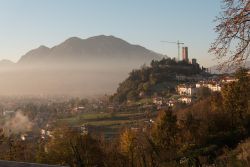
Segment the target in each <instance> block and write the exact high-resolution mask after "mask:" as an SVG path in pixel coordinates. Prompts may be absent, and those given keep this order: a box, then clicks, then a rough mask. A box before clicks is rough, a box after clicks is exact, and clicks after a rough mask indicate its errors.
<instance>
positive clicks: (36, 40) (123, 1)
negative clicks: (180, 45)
mask: <svg viewBox="0 0 250 167" xmlns="http://www.w3.org/2000/svg"><path fill="white" fill-rule="evenodd" d="M220 5H221V0H0V25H1V28H0V46H1V47H0V59H10V60H12V61H17V60H18V59H19V58H20V57H21V56H22V55H23V54H25V53H26V52H27V51H29V50H31V49H33V48H36V47H38V46H40V45H46V46H48V47H52V46H54V45H57V44H59V43H60V42H62V41H64V40H65V39H67V38H68V37H72V36H78V37H81V38H88V37H91V36H96V35H101V34H104V35H114V36H116V37H119V38H122V39H124V40H126V41H128V42H130V43H133V44H139V45H142V46H145V47H146V48H148V49H151V50H153V51H156V52H159V53H163V54H167V55H168V56H170V57H174V56H176V55H177V46H176V45H174V44H164V43H161V42H160V41H161V40H167V41H177V40H180V41H182V42H184V43H185V45H186V46H188V47H189V55H190V57H191V58H192V57H196V58H197V59H198V61H199V62H201V63H202V64H203V65H206V66H209V65H212V64H215V62H212V59H213V58H214V57H213V56H212V55H209V54H208V53H207V51H208V49H209V45H210V43H211V42H213V40H214V39H215V37H216V34H215V33H214V31H213V28H214V26H215V23H214V22H213V20H214V18H215V16H217V15H218V13H219V12H220Z"/></svg>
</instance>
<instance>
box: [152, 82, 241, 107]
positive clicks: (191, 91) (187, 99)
mask: <svg viewBox="0 0 250 167" xmlns="http://www.w3.org/2000/svg"><path fill="white" fill-rule="evenodd" d="M235 81H237V80H236V79H235V78H233V77H224V78H220V79H218V78H216V79H211V80H199V81H196V82H193V83H192V84H189V83H188V84H179V85H177V86H176V93H177V94H178V95H176V96H173V97H171V98H164V97H153V99H152V102H153V104H155V105H157V106H164V105H166V106H168V107H173V106H174V105H176V104H177V103H185V104H190V103H192V101H193V100H194V99H195V98H196V97H197V95H198V92H199V90H201V89H202V88H207V89H209V90H210V91H211V92H220V91H221V89H222V86H223V85H224V84H226V83H230V82H235Z"/></svg>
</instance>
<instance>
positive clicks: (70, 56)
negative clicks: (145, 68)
mask: <svg viewBox="0 0 250 167" xmlns="http://www.w3.org/2000/svg"><path fill="white" fill-rule="evenodd" d="M160 56H161V54H158V53H156V52H153V51H151V50H148V49H146V48H145V47H142V46H140V45H134V44H130V43H128V42H127V41H125V40H123V39H121V38H117V37H114V36H105V35H99V36H94V37H90V38H87V39H81V38H79V37H70V38H68V39H66V40H65V41H63V42H62V43H60V44H58V45H56V46H53V47H51V48H49V47H46V46H44V45H41V46H40V47H38V48H36V49H33V50H30V51H29V52H27V53H26V54H25V55H23V56H22V57H21V58H20V59H19V60H18V62H17V64H29V63H41V62H42V63H50V62H57V61H58V62H60V61H61V60H62V61H79V60H80V59H82V60H84V59H86V60H95V59H123V60H142V61H145V62H149V61H151V60H152V59H158V58H159V57H160ZM145 62H143V63H145Z"/></svg>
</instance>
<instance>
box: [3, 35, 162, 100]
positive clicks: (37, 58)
mask: <svg viewBox="0 0 250 167" xmlns="http://www.w3.org/2000/svg"><path fill="white" fill-rule="evenodd" d="M162 56H163V55H161V54H158V53H155V52H153V51H151V50H148V49H146V48H144V47H142V46H139V45H133V44H130V43H128V42H126V41H124V40H122V39H119V38H116V37H114V36H104V35H100V36H95V37H91V38H88V39H81V38H78V37H72V38H69V39H67V40H65V41H64V42H62V43H61V44H59V45H57V46H54V47H51V48H48V47H46V46H43V45H42V46H40V47H38V48H36V49H33V50H31V51H29V52H27V53H26V54H25V55H23V56H21V58H20V59H19V60H18V61H17V62H16V63H13V62H11V61H9V60H2V61H0V94H1V95H69V96H94V95H100V94H105V93H107V94H109V93H113V92H114V91H115V90H116V88H117V87H118V84H119V83H120V82H121V81H123V80H124V79H125V78H126V77H127V76H128V73H129V72H130V71H131V70H132V69H135V68H140V66H142V65H143V64H144V63H147V64H148V63H149V62H150V61H151V60H153V59H159V58H161V57H162Z"/></svg>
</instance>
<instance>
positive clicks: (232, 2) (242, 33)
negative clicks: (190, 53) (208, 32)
mask: <svg viewBox="0 0 250 167" xmlns="http://www.w3.org/2000/svg"><path fill="white" fill-rule="evenodd" d="M222 10H223V11H222V12H221V14H220V16H219V17H217V18H216V20H215V21H216V22H217V23H218V24H217V26H216V27H215V31H216V33H218V37H217V39H216V40H215V42H214V43H212V45H211V48H210V50H209V52H210V53H214V54H215V56H216V58H217V59H218V60H219V61H220V62H219V63H220V64H221V66H220V67H221V68H229V67H236V66H238V65H241V64H242V63H244V62H245V61H246V60H247V59H248V57H249V55H250V0H223V7H222Z"/></svg>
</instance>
